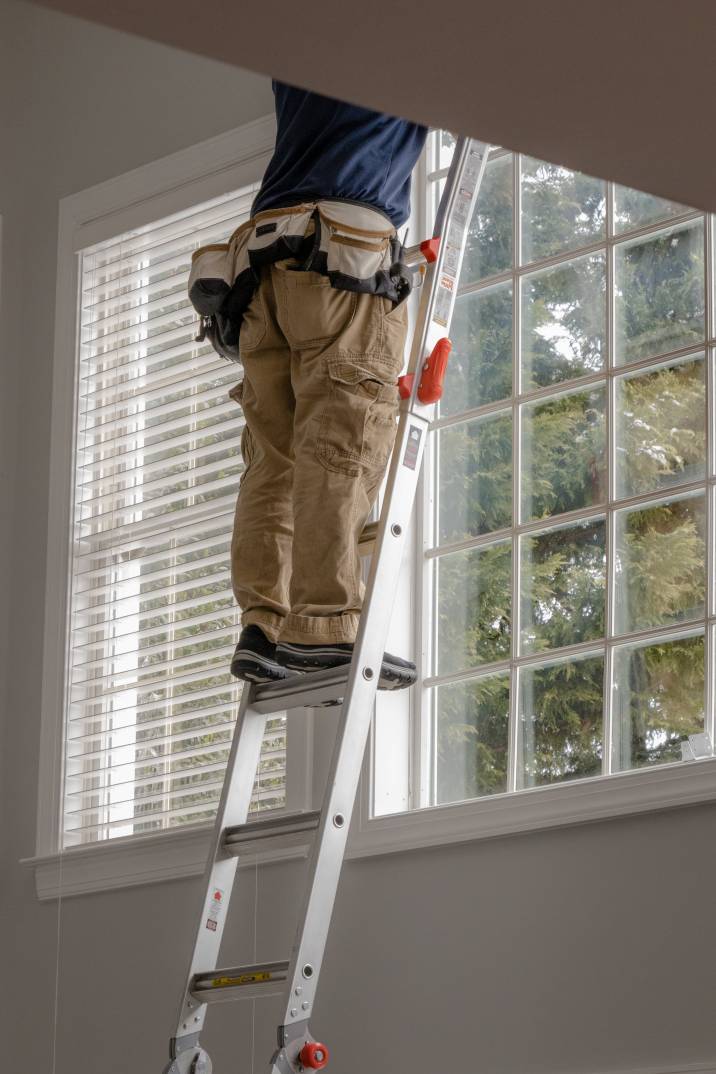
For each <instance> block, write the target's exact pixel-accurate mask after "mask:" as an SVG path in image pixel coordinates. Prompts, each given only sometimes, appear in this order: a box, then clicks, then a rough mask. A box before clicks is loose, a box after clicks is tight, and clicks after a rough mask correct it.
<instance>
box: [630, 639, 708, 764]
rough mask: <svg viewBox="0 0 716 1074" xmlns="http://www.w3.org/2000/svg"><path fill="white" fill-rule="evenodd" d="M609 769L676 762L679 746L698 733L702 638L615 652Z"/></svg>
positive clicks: (701, 705)
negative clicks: (612, 761)
mask: <svg viewBox="0 0 716 1074" xmlns="http://www.w3.org/2000/svg"><path fill="white" fill-rule="evenodd" d="M614 655H615V695H614V721H615V729H616V731H617V739H616V743H615V752H616V756H615V765H616V766H617V767H619V768H621V769H628V768H641V767H643V766H644V765H652V764H663V763H664V762H666V761H680V760H681V748H680V745H679V743H680V742H681V741H682V740H683V739H685V738H687V737H688V736H689V735H695V734H699V733H700V732H701V731H703V729H704V639H703V637H696V638H680V639H679V640H678V641H666V642H660V643H658V644H654V645H645V646H639V647H637V646H631V645H630V646H624V647H622V648H619V649H617V650H616V652H615V654H614Z"/></svg>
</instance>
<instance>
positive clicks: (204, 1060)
mask: <svg viewBox="0 0 716 1074" xmlns="http://www.w3.org/2000/svg"><path fill="white" fill-rule="evenodd" d="M212 1070H213V1065H212V1062H211V1059H210V1058H209V1056H208V1054H207V1053H206V1052H205V1051H204V1049H203V1048H190V1049H188V1050H187V1051H186V1052H180V1053H179V1055H178V1056H177V1057H176V1058H175V1059H172V1061H171V1062H170V1063H169V1066H166V1067H165V1068H164V1070H163V1071H162V1074H211V1072H212Z"/></svg>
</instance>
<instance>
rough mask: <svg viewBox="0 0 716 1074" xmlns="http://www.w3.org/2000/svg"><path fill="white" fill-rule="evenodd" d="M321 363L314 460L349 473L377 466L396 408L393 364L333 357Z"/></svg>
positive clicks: (384, 455)
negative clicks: (325, 386) (324, 379)
mask: <svg viewBox="0 0 716 1074" xmlns="http://www.w3.org/2000/svg"><path fill="white" fill-rule="evenodd" d="M326 365H327V373H328V377H329V381H330V391H329V394H328V400H327V403H326V409H325V411H324V412H323V414H322V415H321V418H320V424H319V430H318V435H317V438H316V455H317V458H318V460H319V462H320V463H321V464H322V465H323V466H324V467H325V468H326V469H327V470H334V471H336V472H337V473H342V474H347V475H349V476H351V477H360V476H361V475H362V474H367V473H375V472H376V471H382V470H383V469H384V468H385V465H386V463H387V461H388V457H389V455H390V451H391V448H392V446H393V440H394V439H395V431H396V417H397V414H398V389H397V387H396V385H395V376H396V373H395V370H394V367H393V364H392V363H388V362H382V361H374V360H365V359H364V360H363V361H362V362H361V361H357V362H351V361H348V360H346V359H345V358H340V357H333V358H327V359H326Z"/></svg>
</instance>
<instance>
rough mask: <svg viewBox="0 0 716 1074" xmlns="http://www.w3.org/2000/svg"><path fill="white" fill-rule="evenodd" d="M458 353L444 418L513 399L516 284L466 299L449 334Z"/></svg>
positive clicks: (443, 406) (447, 388)
mask: <svg viewBox="0 0 716 1074" xmlns="http://www.w3.org/2000/svg"><path fill="white" fill-rule="evenodd" d="M450 338H451V339H452V342H453V349H452V353H451V355H450V361H449V362H448V367H447V376H446V377H445V392H444V395H443V398H442V400H441V401H440V413H441V415H446V414H458V413H459V412H460V411H461V410H470V409H472V408H473V407H478V406H484V404H485V403H494V402H497V401H498V400H499V399H507V398H509V396H510V395H511V393H512V284H511V283H506V284H500V285H499V286H498V287H490V288H488V289H487V290H485V291H477V292H476V293H475V294H468V295H462V296H461V297H460V298H458V300H457V302H456V304H455V313H454V316H453V321H452V325H451V330H450Z"/></svg>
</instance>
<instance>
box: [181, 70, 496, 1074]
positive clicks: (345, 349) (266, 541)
mask: <svg viewBox="0 0 716 1074" xmlns="http://www.w3.org/2000/svg"><path fill="white" fill-rule="evenodd" d="M284 94H285V96H284ZM294 95H296V96H294ZM277 100H278V111H279V138H278V146H277V153H276V156H275V157H274V160H273V161H272V163H271V165H270V166H269V170H268V172H267V175H266V179H265V180H264V186H263V188H262V192H261V194H260V195H259V201H258V204H259V206H261V205H262V204H263V205H266V204H267V203H268V204H269V206H274V205H275V206H276V207H275V208H272V207H269V208H261V209H260V211H259V212H258V213H257V214H256V215H254V217H253V218H252V220H251V221H249V222H248V223H247V224H245V225H242V226H241V227H240V228H239V229H238V230H237V231H236V232H235V233H234V235H233V236H232V237H231V240H230V242H229V243H228V244H222V245H213V246H211V247H204V248H203V250H199V251H197V252H196V253H195V255H194V260H193V262H192V273H191V276H190V295H191V296H192V301H193V302H194V305H195V307H196V309H197V312H199V313H200V314H201V316H202V321H201V335H200V338H203V336H204V335H206V334H209V335H210V337H211V340H212V343H213V345H214V347H215V348H216V349H217V350H218V352H219V353H220V354H224V355H225V356H227V357H232V358H235V357H237V347H236V344H237V342H239V343H240V347H241V358H242V360H243V362H244V365H245V371H246V376H245V379H244V381H243V382H242V386H241V388H240V389H239V391H238V392H235V394H236V396H237V398H238V399H239V400H241V401H242V402H243V404H244V409H245V412H246V416H247V430H248V431H247V432H246V434H245V436H244V452H245V458H246V461H247V470H246V471H245V472H244V478H243V484H242V487H241V492H240V496H239V502H238V507H237V516H236V527H235V538H234V547H233V564H232V566H233V572H234V585H235V589H236V593H237V597H238V599H239V602H240V603H241V605H242V608H243V613H244V630H243V632H242V635H241V639H240V641H239V644H238V646H237V651H236V653H235V655H234V660H233V664H232V667H233V670H234V672H235V674H238V675H239V676H240V677H242V678H245V679H247V680H248V681H249V682H250V683H251V685H250V687H249V688H248V689H245V690H244V691H243V694H242V698H241V705H240V709H239V714H238V719H237V727H236V731H235V733H234V737H233V741H232V745H231V754H230V757H229V760H228V763H227V768H226V776H225V779H224V785H223V788H222V794H221V801H220V802H219V806H218V809H217V814H216V822H215V825H214V834H213V838H212V843H211V848H210V853H209V858H208V861H207V868H206V876H205V888H204V898H203V903H202V909H201V913H200V916H199V921H198V925H197V930H196V938H195V942H194V948H193V952H192V956H191V961H190V963H189V969H188V973H187V976H186V980H185V985H184V989H183V992H182V998H181V1002H180V1006H179V1016H178V1019H177V1023H176V1030H175V1033H174V1036H173V1037H172V1038H171V1040H170V1044H169V1052H170V1057H171V1058H170V1063H169V1065H168V1067H166V1068H165V1074H212V1063H211V1059H210V1057H209V1055H208V1053H207V1052H206V1051H205V1050H204V1048H203V1047H202V1045H201V1043H200V1037H201V1033H202V1030H203V1027H204V1022H205V1019H206V1013H207V1008H208V1006H209V1005H211V1004H213V1003H219V1002H224V1001H228V1000H238V999H253V998H257V997H263V996H272V995H280V996H281V997H282V1007H281V1009H282V1012H283V1013H282V1015H281V1020H280V1022H279V1024H278V1026H277V1031H276V1038H277V1039H276V1045H277V1047H276V1050H275V1052H274V1054H273V1056H272V1058H271V1074H303V1072H304V1071H306V1070H320V1069H322V1068H323V1067H325V1066H326V1064H327V1063H328V1059H329V1053H328V1048H327V1047H326V1046H325V1045H324V1044H322V1043H321V1042H319V1041H317V1040H316V1039H315V1038H314V1037H313V1035H312V1033H311V1030H310V1027H309V1021H310V1019H311V1016H312V1013H313V1006H314V1001H315V997H316V991H317V987H318V981H319V977H320V971H321V964H322V962H323V956H324V951H325V946H326V941H327V938H328V929H329V925H330V919H331V913H332V909H333V905H334V902H335V897H336V891H337V889H338V880H339V876H340V872H341V866H342V862H343V857H344V854H345V847H346V840H347V836H348V824H349V821H350V817H351V812H352V810H353V804H354V801H355V796H356V790H357V787H358V780H359V778H360V770H361V764H362V757H363V752H364V749H365V743H366V741H367V738H368V734H369V730H370V724H371V717H372V712H373V706H374V703H375V691H376V689H377V688H378V686H379V685H381V684H382V685H384V686H387V687H389V688H396V687H400V686H406V685H410V683H411V682H412V681H413V680H414V678H415V668H414V666H413V665H411V664H408V663H407V662H406V661H403V660H399V659H398V658H396V657H391V656H388V655H387V654H385V653H384V645H385V639H386V637H387V634H388V628H389V624H390V616H391V613H392V607H393V601H394V598H395V592H396V579H397V576H398V572H399V569H400V563H401V559H402V554H403V548H404V542H405V535H406V532H407V529H408V525H409V521H410V516H411V511H412V505H413V501H414V497H415V490H416V486H417V481H418V475H419V473H420V465H421V460H422V453H423V448H424V445H425V440H426V436H427V433H428V429H429V427H430V422H431V420H432V418H433V414H434V404H435V403H436V402H437V400H438V399H439V398H440V395H441V393H442V383H443V378H444V375H445V370H446V364H447V358H448V355H449V352H450V341H449V338H447V332H448V331H449V327H450V321H451V317H452V312H453V308H454V304H455V296H456V294H457V284H458V279H459V275H460V266H461V264H462V258H463V254H464V251H465V245H466V241H467V234H468V229H469V226H470V220H471V216H472V211H473V208H474V205H475V201H476V198H477V193H478V190H479V188H480V183H481V182H482V177H483V175H484V171H485V164H486V160H487V154H488V150H489V147H488V146H486V145H484V144H483V143H480V142H474V141H471V140H468V139H464V138H458V140H457V143H456V148H455V153H454V157H453V162H452V164H451V167H450V171H449V174H448V176H447V179H446V182H445V189H444V192H443V196H442V198H441V202H440V208H439V210H438V214H437V218H436V221H435V229H434V231H433V238H432V239H427V240H426V241H425V242H423V243H421V244H420V247H419V248H416V249H415V251H406V252H405V258H404V260H405V261H407V262H409V263H410V264H411V265H412V264H417V265H419V267H420V269H421V271H423V272H424V279H423V286H422V288H421V298H420V303H419V309H418V311H417V318H416V327H415V333H414V339H413V343H412V347H411V354H410V361H409V367H408V373H407V374H406V375H405V376H402V377H400V380H399V388H400V396H401V398H402V399H403V406H402V408H401V416H400V423H399V426H398V430H397V437H396V429H395V418H396V413H397V394H396V390H395V377H396V375H397V373H398V372H399V370H400V367H401V365H402V359H403V345H404V341H405V320H404V314H405V304H404V299H405V295H406V293H407V292H408V291H409V289H410V273H409V269H408V268H407V267H406V265H405V263H404V261H403V259H402V254H403V251H402V250H401V247H400V243H399V242H398V240H397V237H396V228H395V225H396V223H397V222H403V221H404V220H405V219H406V217H407V215H408V190H409V182H410V171H411V170H412V165H413V163H414V160H415V158H416V156H417V154H418V153H419V151H420V148H421V147H422V144H423V142H424V138H425V130H424V128H421V127H416V126H414V125H413V124H408V123H403V121H402V120H394V119H391V118H389V117H386V116H380V115H378V114H376V113H374V112H367V111H365V110H364V109H352V108H351V107H350V106H348V105H342V104H340V103H339V102H335V101H329V100H327V99H326V98H317V97H313V96H312V95H308V94H302V93H301V92H300V91H295V90H290V89H288V88H287V87H283V88H282V87H280V86H278V87H277ZM302 105H305V106H306V108H307V111H306V113H305V115H304V114H303V113H302ZM284 106H285V108H284ZM309 106H310V107H309ZM314 108H315V109H317V110H320V109H323V111H322V112H317V113H315V115H314V111H313V110H314ZM316 116H318V118H316ZM314 119H315V122H314ZM304 122H305V125H306V128H307V129H308V133H307V135H306V137H305V138H304V137H303V135H302V134H301V132H302V130H303V129H304ZM324 131H328V132H329V135H328V137H327V138H326V139H322V134H323V133H324ZM284 138H285V139H286V141H285V148H282V146H283V145H284V141H283V140H284ZM302 139H303V140H302ZM306 145H310V146H316V147H318V146H320V147H321V150H322V153H321V156H320V157H317V156H314V157H311V155H310V154H309V153H308V152H307V151H306V152H304V149H303V147H304V146H306ZM351 146H353V148H352V149H351V148H350V147H351ZM371 146H372V149H371V148H370V147H371ZM294 147H295V154H294V153H293V148H294ZM388 147H390V148H388ZM363 150H366V152H367V155H366V156H365V157H363V156H362V152H363ZM312 161H313V163H312ZM326 161H330V162H331V170H330V172H322V171H321V168H322V166H323V163H325V162H326ZM329 176H330V177H331V178H329ZM356 194H358V195H359V197H357V198H355V199H354V200H351V197H352V196H353V195H356ZM264 198H265V199H266V200H265V201H262V199H264ZM274 198H275V199H276V200H275V201H274V200H273V199H274ZM292 198H295V199H298V200H297V201H296V203H295V204H294V205H290V204H288V202H290V201H291V200H292ZM306 199H308V200H306ZM376 206H379V207H376ZM381 207H382V208H385V210H386V212H387V213H388V217H387V218H386V216H385V214H384V213H383V211H382V208H381ZM257 270H259V271H257ZM257 279H258V280H259V281H260V282H259V283H258V288H257V286H256V281H257ZM401 300H403V301H402V302H401ZM237 326H238V327H237ZM239 337H240V338H239ZM394 441H395V446H394V448H393V452H392V457H391V464H390V471H389V475H388V480H387V483H386V492H385V499H384V503H383V506H382V511H381V519H380V524H379V527H378V533H377V537H376V544H375V550H374V552H373V556H372V561H371V569H370V576H369V578H368V583H367V589H366V598H365V605H364V607H363V608H362V609H361V602H362V596H363V594H362V591H361V585H360V576H359V566H358V548H357V545H358V537H359V535H360V532H361V529H362V527H363V524H364V522H365V519H366V518H367V515H368V512H369V510H370V507H371V505H372V503H373V501H374V499H375V495H376V492H377V488H378V485H379V483H380V480H381V478H382V475H383V470H384V468H385V464H386V460H387V456H388V454H389V453H390V450H391V446H392V445H393V442H394ZM354 639H355V640H354ZM276 642H277V643H278V644H277V645H276V647H275V648H274V644H275V643H276ZM290 671H311V672H312V674H308V675H301V674H293V675H291V674H288V675H287V674H286V672H290ZM323 704H340V708H339V709H336V710H335V711H336V715H337V722H338V727H337V731H336V740H335V745H334V749H333V757H332V760H331V767H330V772H329V775H328V779H327V782H326V793H325V796H324V800H323V805H322V808H321V809H320V810H316V811H314V812H303V813H296V814H281V815H279V816H270V815H269V816H266V817H259V818H257V819H252V820H249V819H248V816H249V806H250V803H251V792H252V788H253V783H254V777H255V773H256V768H257V765H258V762H259V758H260V754H261V743H262V741H263V734H264V730H265V726H266V720H267V718H268V717H270V716H271V715H272V714H275V713H284V712H285V713H288V714H289V718H290V714H291V712H292V711H293V710H295V709H299V708H304V707H307V708H311V707H314V706H317V705H323ZM275 837H278V838H279V839H280V840H282V841H283V842H285V840H286V839H287V838H288V839H289V840H296V839H298V840H299V844H298V845H305V843H304V842H303V841H304V840H306V839H310V840H312V842H313V846H312V850H311V855H310V859H309V864H308V877H307V882H306V891H305V895H304V898H303V905H302V907H301V910H300V913H299V922H298V927H297V930H296V936H295V941H294V944H293V947H292V950H291V952H290V955H289V957H288V958H283V959H281V960H278V961H271V962H261V963H257V964H253V965H248V966H229V967H225V968H221V969H220V968H218V967H217V962H218V956H219V951H220V946H221V939H222V935H223V930H224V925H225V922H226V916H227V911H228V907H229V902H230V898H231V893H232V890H233V887H234V882H235V879H236V870H237V865H238V860H239V858H240V857H241V856H243V855H244V854H247V853H248V854H251V853H254V852H255V851H256V847H257V845H260V843H257V841H266V840H267V841H269V842H270V841H271V840H273V839H274V838H275ZM217 1074H218V1072H217Z"/></svg>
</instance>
